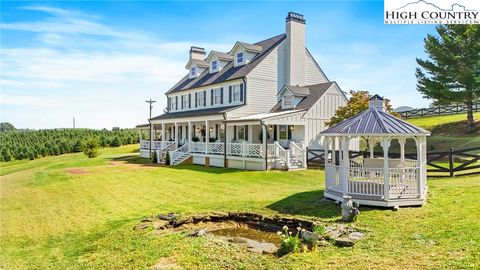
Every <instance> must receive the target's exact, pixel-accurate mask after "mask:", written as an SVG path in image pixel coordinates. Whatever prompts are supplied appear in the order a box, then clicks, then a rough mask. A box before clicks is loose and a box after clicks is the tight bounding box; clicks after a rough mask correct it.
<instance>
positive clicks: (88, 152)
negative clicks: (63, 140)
mask: <svg viewBox="0 0 480 270" xmlns="http://www.w3.org/2000/svg"><path fill="white" fill-rule="evenodd" d="M99 147H100V142H99V140H98V138H97V137H90V138H88V139H86V140H85V146H84V147H83V153H84V154H85V156H87V157H88V158H94V157H96V156H98V148H99Z"/></svg>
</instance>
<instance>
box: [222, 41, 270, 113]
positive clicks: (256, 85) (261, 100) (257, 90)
mask: <svg viewBox="0 0 480 270" xmlns="http://www.w3.org/2000/svg"><path fill="white" fill-rule="evenodd" d="M277 64H278V47H277V48H275V49H273V50H272V51H271V52H270V53H269V54H268V55H267V56H266V57H265V58H264V59H263V60H262V61H261V62H260V63H259V64H258V65H257V66H256V67H255V68H254V69H253V70H252V71H251V72H250V73H249V74H248V75H247V78H246V81H247V87H246V89H247V104H246V106H243V107H242V108H239V109H237V110H234V111H232V112H229V113H228V114H227V115H228V118H235V117H241V116H245V115H251V114H257V113H264V112H268V111H269V110H270V109H271V108H272V107H273V106H274V105H275V104H276V103H277V91H278V90H279V87H278V81H277Z"/></svg>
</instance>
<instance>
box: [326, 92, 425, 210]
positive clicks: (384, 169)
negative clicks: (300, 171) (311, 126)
mask: <svg viewBox="0 0 480 270" xmlns="http://www.w3.org/2000/svg"><path fill="white" fill-rule="evenodd" d="M320 135H321V136H323V137H324V145H325V193H324V195H325V197H327V198H330V199H333V200H336V201H342V200H343V199H342V197H343V196H351V197H352V200H353V201H356V202H358V203H360V204H361V205H372V206H383V207H399V206H412V205H423V204H424V202H425V198H426V194H427V181H426V180H427V175H426V162H427V161H426V138H427V136H429V135H430V133H429V132H428V131H426V130H424V129H422V128H419V127H416V126H414V125H412V124H409V123H407V122H405V121H403V120H401V119H399V118H397V117H395V116H393V115H391V114H389V113H387V112H386V102H385V100H384V99H383V98H382V97H380V96H378V95H375V96H373V97H372V98H371V99H370V101H369V108H368V109H367V110H365V111H363V112H361V113H359V114H357V115H355V116H353V117H351V118H349V119H347V120H344V121H342V122H340V123H339V124H337V125H335V126H332V127H330V128H328V129H326V130H325V131H323V132H321V133H320ZM361 139H363V140H364V141H365V142H366V143H367V148H368V149H369V151H368V152H369V153H367V154H366V155H365V156H363V155H360V154H358V153H356V155H355V153H353V152H352V151H351V150H350V147H351V146H353V145H355V144H356V143H359V142H360V140H361ZM407 140H414V141H415V145H416V149H417V155H416V159H407V158H405V144H406V142H407ZM393 141H397V142H398V145H399V148H400V149H399V150H400V156H399V158H390V157H389V148H390V146H391V143H392V142H393ZM376 144H380V146H381V148H382V150H383V155H382V156H381V157H377V156H375V153H374V147H375V145H376Z"/></svg>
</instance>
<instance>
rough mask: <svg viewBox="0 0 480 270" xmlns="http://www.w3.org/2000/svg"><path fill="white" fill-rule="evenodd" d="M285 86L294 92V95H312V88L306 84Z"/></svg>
mask: <svg viewBox="0 0 480 270" xmlns="http://www.w3.org/2000/svg"><path fill="white" fill-rule="evenodd" d="M284 88H287V89H288V90H290V92H292V93H293V94H294V95H298V96H308V95H310V89H308V87H305V86H298V85H297V86H294V85H285V86H284Z"/></svg>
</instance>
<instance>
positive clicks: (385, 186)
mask: <svg viewBox="0 0 480 270" xmlns="http://www.w3.org/2000/svg"><path fill="white" fill-rule="evenodd" d="M380 144H381V145H382V148H383V197H384V199H385V200H386V201H388V199H389V195H390V194H389V192H390V187H389V173H388V148H389V147H390V139H388V138H383V139H382V142H381V143H380Z"/></svg>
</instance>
